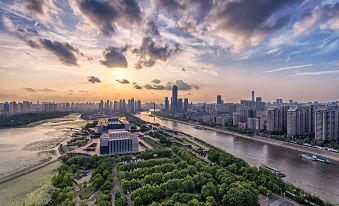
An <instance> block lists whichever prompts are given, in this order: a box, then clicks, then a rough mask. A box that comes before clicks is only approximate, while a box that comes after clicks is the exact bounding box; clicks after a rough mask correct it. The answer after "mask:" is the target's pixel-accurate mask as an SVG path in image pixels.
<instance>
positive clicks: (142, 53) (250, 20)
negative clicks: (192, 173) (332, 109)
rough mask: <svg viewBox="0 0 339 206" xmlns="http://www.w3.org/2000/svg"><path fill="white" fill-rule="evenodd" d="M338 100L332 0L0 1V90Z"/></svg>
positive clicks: (55, 97)
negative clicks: (176, 91)
mask: <svg viewBox="0 0 339 206" xmlns="http://www.w3.org/2000/svg"><path fill="white" fill-rule="evenodd" d="M174 84H175V85H177V86H178V87H179V97H182V98H189V99H190V101H193V102H213V101H215V99H216V95H218V94H220V95H222V98H223V99H224V101H225V102H238V101H239V100H240V99H249V98H250V96H251V94H250V92H251V91H252V90H254V91H255V92H256V95H257V96H261V97H262V98H263V100H264V101H274V100H275V99H276V98H282V99H284V100H286V101H287V100H289V99H293V100H295V101H301V102H307V101H314V100H317V101H323V102H326V101H335V100H338V99H339V90H338V88H339V1H337V0H323V1H321V0H284V1H280V0H139V1H138V0H0V101H11V100H17V101H22V100H31V101H37V100H40V101H58V102H62V101H75V102H85V101H93V102H95V101H99V100H101V99H104V100H106V99H109V100H116V99H123V98H125V99H128V98H131V97H134V98H135V99H141V100H142V101H156V102H161V101H163V99H164V97H165V96H169V97H170V96H171V87H172V86H173V85H174Z"/></svg>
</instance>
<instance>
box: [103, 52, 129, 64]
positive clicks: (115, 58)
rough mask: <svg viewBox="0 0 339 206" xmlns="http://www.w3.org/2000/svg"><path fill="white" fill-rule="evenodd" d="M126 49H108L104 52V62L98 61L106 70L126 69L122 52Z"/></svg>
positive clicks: (125, 61)
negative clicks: (114, 68) (113, 68)
mask: <svg viewBox="0 0 339 206" xmlns="http://www.w3.org/2000/svg"><path fill="white" fill-rule="evenodd" d="M125 51H126V48H117V47H108V48H106V50H105V51H104V53H103V54H104V57H105V60H100V63H101V64H103V65H105V66H106V67H108V68H112V67H124V68H126V67H127V65H128V64H127V60H126V57H125V55H124V54H123V52H125Z"/></svg>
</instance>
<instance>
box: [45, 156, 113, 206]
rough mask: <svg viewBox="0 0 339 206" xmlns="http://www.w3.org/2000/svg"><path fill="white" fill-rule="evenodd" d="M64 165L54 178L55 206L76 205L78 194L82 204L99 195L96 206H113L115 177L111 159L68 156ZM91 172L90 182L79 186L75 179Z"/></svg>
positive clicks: (53, 196) (53, 198)
mask: <svg viewBox="0 0 339 206" xmlns="http://www.w3.org/2000/svg"><path fill="white" fill-rule="evenodd" d="M63 163H64V164H63V165H62V166H61V167H60V168H59V170H58V174H57V175H55V176H54V177H53V178H52V185H53V186H54V187H55V188H56V190H55V192H54V193H53V194H52V200H53V204H54V205H67V206H68V205H74V204H75V196H76V192H78V195H79V197H80V199H81V200H80V203H81V204H82V203H84V202H86V200H87V199H88V198H89V197H90V196H91V195H93V194H94V193H97V194H98V196H97V198H96V202H95V205H96V206H106V205H111V196H110V192H111V189H112V187H113V177H112V174H111V170H112V160H111V159H110V158H109V157H77V156H73V155H67V156H65V159H64V160H63ZM89 170H94V172H93V173H92V176H91V178H90V180H89V182H86V181H85V182H83V183H80V184H77V183H76V181H75V178H76V177H77V176H80V175H81V174H82V173H83V172H84V171H87V172H88V171H89ZM76 188H78V191H76V190H77V189H76Z"/></svg>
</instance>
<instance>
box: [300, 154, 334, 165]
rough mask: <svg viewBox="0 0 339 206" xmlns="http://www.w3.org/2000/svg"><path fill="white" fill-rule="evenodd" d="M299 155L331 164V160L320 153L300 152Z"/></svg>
mask: <svg viewBox="0 0 339 206" xmlns="http://www.w3.org/2000/svg"><path fill="white" fill-rule="evenodd" d="M299 156H300V157H301V158H303V159H307V160H312V161H317V162H321V163H324V164H331V161H330V160H329V159H327V158H326V157H323V156H321V155H316V154H307V153H303V154H300V155H299Z"/></svg>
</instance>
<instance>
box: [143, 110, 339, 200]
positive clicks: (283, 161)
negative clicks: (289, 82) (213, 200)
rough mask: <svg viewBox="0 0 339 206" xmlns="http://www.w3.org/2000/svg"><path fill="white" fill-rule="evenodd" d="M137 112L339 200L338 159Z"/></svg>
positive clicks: (147, 118)
mask: <svg viewBox="0 0 339 206" xmlns="http://www.w3.org/2000/svg"><path fill="white" fill-rule="evenodd" d="M138 116H139V117H140V118H142V119H144V120H146V121H150V122H154V121H155V122H157V123H159V124H161V125H163V126H166V127H169V128H172V129H178V130H181V131H183V132H185V133H187V134H190V135H193V136H195V137H198V138H200V139H202V140H204V141H206V142H208V143H209V144H211V145H214V146H217V147H219V148H221V149H224V150H225V151H227V152H229V153H231V154H233V155H235V156H237V157H239V158H242V159H244V160H245V161H247V162H248V163H249V164H251V165H257V166H258V165H260V164H265V165H268V166H271V167H274V168H277V169H278V170H281V171H283V172H284V173H285V174H286V175H287V177H286V178H284V179H285V180H286V181H288V182H291V183H293V184H295V185H297V186H299V187H301V188H303V189H304V190H305V191H308V192H310V193H312V194H315V195H318V196H319V197H321V198H322V199H324V200H328V201H331V202H333V203H339V162H333V164H331V165H326V164H323V163H320V162H313V161H309V160H304V159H301V158H300V157H299V154H300V152H298V151H295V150H291V149H286V148H282V147H278V146H274V145H269V144H265V143H262V142H256V141H252V140H248V139H243V138H235V137H233V136H230V135H227V134H224V133H220V132H215V131H211V130H197V129H194V128H193V127H192V126H191V125H186V124H182V123H178V122H175V121H171V120H164V119H159V118H157V117H155V118H153V117H150V116H149V114H148V113H141V114H139V115H138Z"/></svg>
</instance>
